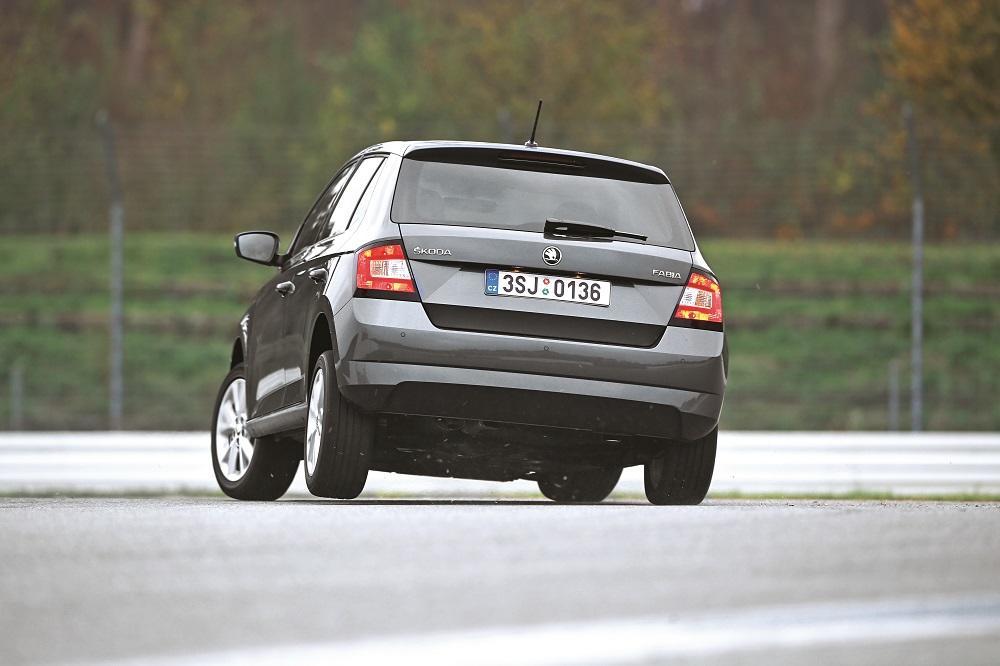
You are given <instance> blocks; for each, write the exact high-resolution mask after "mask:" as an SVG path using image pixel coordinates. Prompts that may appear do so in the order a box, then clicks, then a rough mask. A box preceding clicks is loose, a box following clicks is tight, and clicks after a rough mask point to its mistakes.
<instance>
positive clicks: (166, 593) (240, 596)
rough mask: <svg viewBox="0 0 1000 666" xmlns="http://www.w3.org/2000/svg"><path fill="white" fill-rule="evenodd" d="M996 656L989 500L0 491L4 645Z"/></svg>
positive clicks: (51, 651) (806, 658)
mask: <svg viewBox="0 0 1000 666" xmlns="http://www.w3.org/2000/svg"><path fill="white" fill-rule="evenodd" d="M998 656H1000V505H998V504H989V503H982V504H944V503H880V502H817V501H774V502H748V501H710V502H707V503H706V504H704V505H702V506H700V507H686V508H664V507H652V506H648V505H645V504H638V503H636V504H626V503H617V504H614V503H612V504H602V505H597V506H557V505H554V504H551V503H546V502H503V503H494V502H471V501H463V502H458V503H448V502H439V501H433V502H419V501H416V502H402V501H400V502H395V501H382V502H378V501H365V502H357V503H335V502H322V501H307V500H291V501H282V502H277V503H273V504H246V503H237V502H233V501H229V500H221V499H219V500H216V499H163V500H158V499H136V500H128V499H0V663H3V664H16V663H32V662H49V661H55V662H60V661H93V662H102V661H106V660H121V659H132V660H135V661H136V663H147V662H149V661H150V659H151V658H153V657H157V658H158V659H159V660H160V661H161V662H162V663H199V662H202V663H225V662H227V661H229V662H230V663H241V664H244V663H253V662H254V661H257V662H259V663H283V662H284V663H288V662H289V661H290V660H302V661H306V660H308V661H311V662H314V663H318V662H325V663H411V664H412V663H436V664H444V663H477V661H478V662H482V663H566V662H569V663H612V662H614V661H618V662H623V663H660V662H662V661H670V662H671V663H677V662H679V663H698V664H702V663H718V662H719V661H733V660H739V661H740V663H802V662H809V663H823V662H831V663H835V662H841V661H845V660H848V661H850V662H853V663H896V662H903V661H905V662H907V663H927V664H931V663H935V664H936V663H966V664H968V663H984V664H986V663H993V664H995V663H997V661H998ZM470 657H475V658H470Z"/></svg>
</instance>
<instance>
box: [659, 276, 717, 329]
mask: <svg viewBox="0 0 1000 666" xmlns="http://www.w3.org/2000/svg"><path fill="white" fill-rule="evenodd" d="M670 324H671V325H673V326H687V327H689V328H705V329H708V330H711V331H721V330H722V289H721V288H720V287H719V281H718V280H716V279H715V278H714V277H712V276H711V275H708V274H707V273H699V272H698V271H691V275H690V276H689V277H688V281H687V285H686V286H685V287H684V293H682V294H681V300H680V302H678V303H677V308H676V309H675V310H674V316H673V319H672V320H671V321H670Z"/></svg>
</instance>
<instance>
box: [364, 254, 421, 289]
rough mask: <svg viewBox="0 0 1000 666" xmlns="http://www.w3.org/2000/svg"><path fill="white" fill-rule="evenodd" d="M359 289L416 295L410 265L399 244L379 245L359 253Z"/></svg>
mask: <svg viewBox="0 0 1000 666" xmlns="http://www.w3.org/2000/svg"><path fill="white" fill-rule="evenodd" d="M357 284H358V289H368V290H372V291H395V292H403V293H408V294H415V293H416V292H417V288H416V287H415V286H414V284H413V276H412V275H411V274H410V265H409V263H407V261H406V255H405V254H404V253H403V246H402V245H400V244H399V243H391V244H389V245H377V246H375V247H370V248H367V249H364V250H362V251H361V252H358V281H357Z"/></svg>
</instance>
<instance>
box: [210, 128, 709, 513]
mask: <svg viewBox="0 0 1000 666" xmlns="http://www.w3.org/2000/svg"><path fill="white" fill-rule="evenodd" d="M235 245H236V254H237V255H238V256H240V257H242V258H244V259H248V260H250V261H254V262H257V263H260V264H264V265H266V266H272V267H274V268H275V269H276V271H275V273H274V274H273V276H272V277H271V279H270V280H269V281H268V282H266V283H265V284H264V286H263V287H261V289H260V291H258V292H257V295H256V296H255V298H254V299H253V302H252V303H251V305H250V308H249V309H248V310H247V312H246V314H245V315H244V316H243V318H242V319H241V320H240V322H239V328H238V330H237V331H236V334H235V339H234V341H233V346H232V359H231V368H230V371H229V374H228V375H227V376H226V378H225V380H224V381H223V383H222V387H221V389H220V391H219V395H218V399H217V401H216V406H215V410H214V415H213V419H214V423H213V428H212V464H213V466H214V468H215V475H216V478H217V479H218V482H219V485H220V487H221V488H222V490H223V491H224V492H225V493H226V494H228V495H230V496H231V497H235V498H239V499H246V500H270V499H276V498H278V497H280V496H281V495H282V494H283V493H284V492H285V491H286V490H287V489H288V487H289V485H290V484H291V482H292V479H293V477H294V475H295V473H296V471H297V469H298V464H299V461H300V460H303V461H304V466H305V478H306V483H307V486H308V488H309V490H310V491H311V492H312V493H314V494H315V495H318V496H321V497H336V498H353V497H356V496H357V495H358V494H359V493H361V491H362V489H363V487H364V484H365V480H366V478H367V475H368V471H369V470H382V471H392V472H400V473H408V474H421V475H432V476H451V477H465V478H476V479H490V480H497V481H509V480H514V479H531V480H535V481H537V483H538V487H539V489H540V490H541V492H542V493H543V494H544V495H545V496H546V497H548V498H550V499H552V500H555V501H559V502H572V501H586V502H598V501H601V500H603V499H604V498H605V497H607V496H608V494H610V493H611V491H612V490H613V489H614V487H615V485H616V483H617V482H618V479H619V477H620V475H621V473H622V468H624V467H627V466H631V465H644V466H645V489H646V495H647V497H648V498H649V500H650V501H651V502H653V503H656V504H697V503H699V502H700V501H701V500H702V499H703V498H704V497H705V494H706V492H707V491H708V487H709V484H710V482H711V479H712V470H713V467H714V464H715V451H716V435H717V430H718V422H719V415H720V412H721V409H722V402H723V393H724V390H725V386H726V376H727V372H728V367H727V366H728V353H727V346H726V338H725V333H724V330H723V317H722V294H721V291H720V288H719V282H718V280H717V279H716V277H715V275H714V274H713V273H712V270H711V269H710V268H709V266H708V264H707V263H706V262H705V259H704V258H703V257H702V255H701V253H700V252H699V250H698V245H697V244H696V243H695V240H694V237H693V235H692V232H691V228H690V225H689V224H688V221H687V218H686V217H685V215H684V212H683V210H682V208H681V206H680V203H679V202H678V199H677V196H676V194H675V193H674V189H673V187H672V186H671V183H670V180H669V179H668V178H667V176H666V175H665V174H664V173H663V171H661V170H660V169H658V168H655V167H651V166H647V165H644V164H639V163H636V162H630V161H626V160H622V159H616V158H613V157H605V156H602V155H594V154H588V153H582V152H574V151H567V150H553V149H544V148H537V147H533V146H531V147H526V146H515V145H506V144H484V143H470V142H438V141H434V142H428V141H420V142H392V143H385V144H381V145H376V146H372V147H371V148H368V149H366V150H363V151H362V152H360V153H358V154H357V155H355V156H354V157H352V158H351V159H350V160H349V161H348V162H347V163H346V164H345V165H344V166H343V167H342V168H341V169H340V170H339V171H338V172H337V173H336V175H335V176H334V177H333V179H332V180H331V181H330V182H329V184H328V185H327V186H326V188H325V189H324V190H323V192H322V194H320V196H319V198H318V199H317V200H316V203H315V204H314V205H313V207H312V209H311V210H310V211H309V213H308V215H306V217H305V220H304V221H303V222H302V224H301V226H300V227H299V229H298V231H297V233H296V234H295V237H294V238H293V240H292V242H291V244H290V245H289V246H288V248H287V250H286V251H285V252H284V253H281V252H279V247H280V246H279V239H278V236H277V235H276V234H274V233H271V232H263V231H253V232H247V233H242V234H239V235H238V236H236V240H235Z"/></svg>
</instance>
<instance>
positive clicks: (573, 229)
mask: <svg viewBox="0 0 1000 666" xmlns="http://www.w3.org/2000/svg"><path fill="white" fill-rule="evenodd" d="M545 235H546V236H553V237H556V238H569V239H574V238H576V239H587V240H589V239H594V238H598V239H599V238H607V239H611V238H617V237H620V238H635V239H636V240H641V241H644V240H646V236H643V235H642V234H634V233H632V232H631V231H617V230H615V229H611V228H609V227H600V226H597V225H596V224H586V223H584V222H576V221H575V220H556V219H553V218H549V219H547V220H545Z"/></svg>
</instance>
